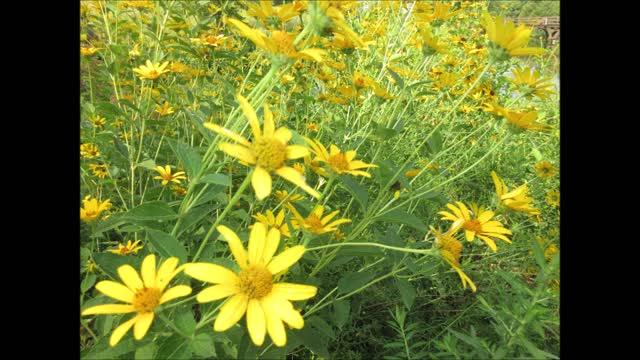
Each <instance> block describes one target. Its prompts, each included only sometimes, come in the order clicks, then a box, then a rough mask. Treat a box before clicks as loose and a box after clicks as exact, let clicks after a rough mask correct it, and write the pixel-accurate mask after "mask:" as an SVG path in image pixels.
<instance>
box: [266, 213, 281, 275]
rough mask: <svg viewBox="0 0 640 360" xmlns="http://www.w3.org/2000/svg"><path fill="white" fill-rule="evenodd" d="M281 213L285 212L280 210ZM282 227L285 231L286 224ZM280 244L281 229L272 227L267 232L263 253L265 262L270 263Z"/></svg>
mask: <svg viewBox="0 0 640 360" xmlns="http://www.w3.org/2000/svg"><path fill="white" fill-rule="evenodd" d="M280 214H283V212H282V211H280ZM285 226H286V224H285ZM280 229H281V231H284V226H283V227H281V228H280ZM278 245H280V231H278V229H276V228H271V229H270V230H269V233H268V234H267V241H266V244H265V245H264V252H263V253H262V260H263V261H264V263H265V264H268V263H269V261H271V258H273V255H274V254H275V253H276V251H277V250H278Z"/></svg>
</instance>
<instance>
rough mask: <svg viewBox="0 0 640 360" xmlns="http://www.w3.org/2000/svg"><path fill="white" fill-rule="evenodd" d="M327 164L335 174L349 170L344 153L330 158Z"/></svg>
mask: <svg viewBox="0 0 640 360" xmlns="http://www.w3.org/2000/svg"><path fill="white" fill-rule="evenodd" d="M328 162H329V167H330V168H331V169H333V170H334V171H335V172H337V173H340V172H342V171H348V170H349V162H348V161H347V157H346V156H345V154H344V153H339V154H335V155H333V156H331V157H330V158H329V161H328Z"/></svg>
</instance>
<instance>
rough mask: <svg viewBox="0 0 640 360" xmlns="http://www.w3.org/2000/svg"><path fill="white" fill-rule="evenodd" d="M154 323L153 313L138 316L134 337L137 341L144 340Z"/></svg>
mask: <svg viewBox="0 0 640 360" xmlns="http://www.w3.org/2000/svg"><path fill="white" fill-rule="evenodd" d="M152 322H153V312H148V313H144V314H139V315H138V316H136V323H135V325H134V326H133V336H134V337H135V338H136V340H140V339H142V338H143V337H144V336H145V335H146V334H147V331H149V327H151V323H152Z"/></svg>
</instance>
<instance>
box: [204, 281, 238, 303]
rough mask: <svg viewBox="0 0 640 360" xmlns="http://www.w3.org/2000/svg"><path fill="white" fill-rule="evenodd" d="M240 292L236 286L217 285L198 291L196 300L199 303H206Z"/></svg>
mask: <svg viewBox="0 0 640 360" xmlns="http://www.w3.org/2000/svg"><path fill="white" fill-rule="evenodd" d="M239 292H240V288H239V287H238V286H237V285H236V284H219V285H214V286H209V287H208V288H205V289H204V290H202V291H200V293H199V294H198V296H197V297H196V300H197V301H198V302H199V303H207V302H211V301H215V300H220V299H224V298H226V297H229V296H231V295H235V294H237V293H239Z"/></svg>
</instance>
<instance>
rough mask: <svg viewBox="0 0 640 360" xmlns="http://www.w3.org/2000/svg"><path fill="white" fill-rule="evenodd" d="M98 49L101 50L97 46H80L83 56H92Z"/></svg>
mask: <svg viewBox="0 0 640 360" xmlns="http://www.w3.org/2000/svg"><path fill="white" fill-rule="evenodd" d="M98 50H100V48H95V47H93V46H92V47H84V46H81V47H80V54H82V55H83V56H91V55H93V54H95V53H96V52H97V51H98Z"/></svg>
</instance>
